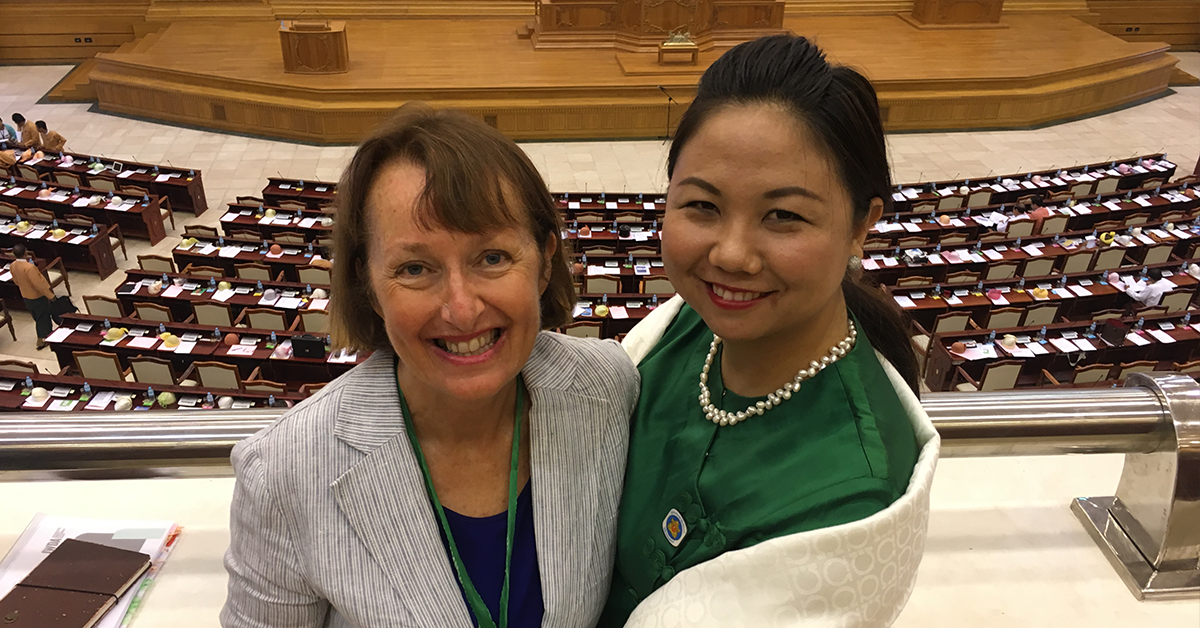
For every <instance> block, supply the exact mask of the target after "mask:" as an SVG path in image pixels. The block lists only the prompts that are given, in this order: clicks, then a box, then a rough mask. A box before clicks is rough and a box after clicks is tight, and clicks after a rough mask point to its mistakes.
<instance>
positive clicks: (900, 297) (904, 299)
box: [892, 294, 917, 307]
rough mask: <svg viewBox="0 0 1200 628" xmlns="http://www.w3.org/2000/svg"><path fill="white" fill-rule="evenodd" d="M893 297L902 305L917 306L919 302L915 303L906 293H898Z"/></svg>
mask: <svg viewBox="0 0 1200 628" xmlns="http://www.w3.org/2000/svg"><path fill="white" fill-rule="evenodd" d="M892 298H893V299H895V300H896V303H898V304H899V305H900V307H917V304H916V303H913V300H912V299H910V298H908V297H906V296H904V295H901V294H897V295H893V296H892Z"/></svg>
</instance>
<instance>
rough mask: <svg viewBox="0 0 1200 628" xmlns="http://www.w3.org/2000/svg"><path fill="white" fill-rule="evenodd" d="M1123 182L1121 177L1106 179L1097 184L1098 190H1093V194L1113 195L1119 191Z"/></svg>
mask: <svg viewBox="0 0 1200 628" xmlns="http://www.w3.org/2000/svg"><path fill="white" fill-rule="evenodd" d="M1120 182H1121V179H1120V177H1105V178H1103V179H1100V180H1099V181H1097V182H1096V189H1094V190H1092V194H1112V193H1113V192H1116V191H1117V185H1118V184H1119V183H1120Z"/></svg>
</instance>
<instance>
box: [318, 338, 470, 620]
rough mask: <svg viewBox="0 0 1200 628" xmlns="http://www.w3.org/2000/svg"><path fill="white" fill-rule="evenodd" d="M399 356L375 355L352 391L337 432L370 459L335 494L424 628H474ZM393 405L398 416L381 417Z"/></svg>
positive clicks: (342, 479)
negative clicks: (421, 461) (437, 511)
mask: <svg viewBox="0 0 1200 628" xmlns="http://www.w3.org/2000/svg"><path fill="white" fill-rule="evenodd" d="M393 359H394V358H393V357H392V354H391V353H388V352H378V353H376V354H375V355H373V356H372V357H371V359H370V360H368V362H366V363H364V367H366V368H367V370H368V371H369V372H370V375H369V376H368V377H363V378H359V379H358V380H357V381H356V382H355V383H353V384H352V385H348V386H347V387H346V391H345V393H344V394H343V396H342V400H343V401H342V405H341V407H340V408H339V409H338V421H337V426H336V427H335V430H334V432H335V434H336V435H337V437H338V438H339V439H341V440H342V441H343V442H345V443H346V444H348V445H350V446H351V447H354V448H355V449H358V450H360V451H362V452H363V453H366V454H367V456H366V457H365V458H363V459H362V460H361V461H359V462H358V463H356V464H355V465H354V466H352V467H351V468H350V469H349V470H347V471H346V472H345V473H343V474H342V475H341V477H339V478H338V479H337V480H335V481H334V482H333V484H332V485H330V490H331V491H332V492H333V495H334V498H335V499H336V500H337V503H338V507H339V508H340V509H341V511H342V513H343V514H344V515H345V516H346V519H347V520H348V521H349V522H350V525H351V526H352V527H353V528H354V531H355V532H356V533H357V534H358V537H359V538H360V539H361V540H362V542H363V544H364V545H365V546H366V548H367V551H368V552H370V554H371V557H372V558H373V559H374V560H375V562H377V563H378V564H379V567H380V568H381V569H382V570H383V572H384V574H386V576H387V578H388V580H389V583H390V584H391V586H392V589H393V590H394V591H395V594H396V595H397V596H399V597H401V598H402V599H403V600H404V607H405V608H406V609H409V610H411V611H412V612H413V614H414V617H413V619H414V620H415V622H416V624H417V625H423V626H461V627H463V628H470V626H471V619H470V616H469V614H468V612H467V608H466V605H465V604H464V603H463V600H462V594H461V592H460V591H459V588H458V582H457V580H456V578H455V575H454V573H453V571H452V569H451V567H450V562H449V559H448V558H447V556H446V551H445V549H444V547H443V545H442V540H441V536H440V533H439V532H438V523H437V521H436V519H435V517H434V514H433V510H432V508H431V507H430V505H429V497H428V494H427V493H426V489H425V482H424V478H423V477H422V475H421V470H420V467H419V466H418V465H417V460H416V456H415V454H414V453H413V450H412V446H411V445H410V443H409V442H408V435H407V433H406V432H405V428H404V418H403V417H402V416H401V412H400V401H399V398H398V397H397V395H396V384H395V369H394V366H393V362H392V360H393ZM386 408H391V409H392V410H391V412H390V413H387V412H385V413H381V410H383V409H386ZM381 414H383V416H381ZM389 415H390V416H389Z"/></svg>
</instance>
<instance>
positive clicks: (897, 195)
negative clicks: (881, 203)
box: [892, 192, 904, 203]
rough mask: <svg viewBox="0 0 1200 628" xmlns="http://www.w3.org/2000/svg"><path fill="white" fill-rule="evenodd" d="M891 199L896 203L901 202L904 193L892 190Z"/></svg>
mask: <svg viewBox="0 0 1200 628" xmlns="http://www.w3.org/2000/svg"><path fill="white" fill-rule="evenodd" d="M892 200H893V201H896V202H897V203H903V202H904V195H903V194H901V193H899V192H892Z"/></svg>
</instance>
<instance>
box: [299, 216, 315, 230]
mask: <svg viewBox="0 0 1200 628" xmlns="http://www.w3.org/2000/svg"><path fill="white" fill-rule="evenodd" d="M315 224H317V219H316V218H304V219H301V220H300V228H301V229H311V228H312V227H313V225H315Z"/></svg>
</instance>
